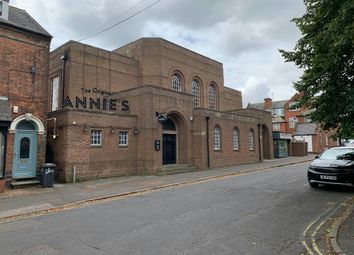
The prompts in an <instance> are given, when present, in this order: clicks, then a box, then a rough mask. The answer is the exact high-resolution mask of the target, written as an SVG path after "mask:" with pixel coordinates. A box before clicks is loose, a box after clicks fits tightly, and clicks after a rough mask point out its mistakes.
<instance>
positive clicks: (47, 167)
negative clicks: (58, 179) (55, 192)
mask: <svg viewBox="0 0 354 255" xmlns="http://www.w3.org/2000/svg"><path fill="white" fill-rule="evenodd" d="M55 168H56V164H53V163H45V164H42V168H41V176H40V181H41V185H42V188H52V187H53V183H54V172H55Z"/></svg>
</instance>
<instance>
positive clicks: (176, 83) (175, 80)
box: [171, 73, 182, 91]
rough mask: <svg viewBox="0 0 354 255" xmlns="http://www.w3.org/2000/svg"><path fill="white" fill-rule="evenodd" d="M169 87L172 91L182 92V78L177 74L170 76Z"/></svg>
mask: <svg viewBox="0 0 354 255" xmlns="http://www.w3.org/2000/svg"><path fill="white" fill-rule="evenodd" d="M171 83H172V84H171V86H172V89H173V90H176V91H182V78H181V75H179V74H178V73H174V74H173V75H172V80H171Z"/></svg>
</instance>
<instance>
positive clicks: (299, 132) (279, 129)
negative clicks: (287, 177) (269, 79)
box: [247, 93, 338, 156]
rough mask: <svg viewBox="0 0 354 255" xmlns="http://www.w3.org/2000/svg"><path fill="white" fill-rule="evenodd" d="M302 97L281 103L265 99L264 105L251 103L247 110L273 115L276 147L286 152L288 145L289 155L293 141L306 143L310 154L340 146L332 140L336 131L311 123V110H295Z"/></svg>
mask: <svg viewBox="0 0 354 255" xmlns="http://www.w3.org/2000/svg"><path fill="white" fill-rule="evenodd" d="M300 96H301V95H300V94H299V93H295V95H293V96H292V97H291V98H290V99H288V100H281V101H272V99H270V98H265V99H264V103H256V104H251V103H250V104H248V106H247V108H248V109H263V110H266V111H269V112H271V113H272V115H273V118H272V125H273V139H274V141H273V142H274V145H275V146H276V143H278V146H280V147H281V148H282V149H283V150H284V151H285V149H286V148H285V147H286V144H287V150H288V152H289V155H291V144H290V140H291V139H292V140H293V141H303V142H306V143H307V150H308V152H313V153H321V152H322V151H323V150H325V149H326V148H330V147H333V146H338V144H337V141H336V140H334V139H333V138H332V136H333V135H334V134H335V131H334V130H331V131H324V130H322V129H321V127H320V125H318V124H316V123H313V122H312V121H311V119H310V117H309V114H310V113H311V112H312V110H311V109H308V108H306V107H305V106H301V107H300V108H296V107H295V108H294V106H295V105H296V103H297V101H298V99H299V97H300ZM274 151H275V156H277V153H276V151H277V149H276V148H274ZM283 155H285V154H283Z"/></svg>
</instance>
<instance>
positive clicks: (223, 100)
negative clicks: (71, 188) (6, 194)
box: [48, 38, 273, 182]
mask: <svg viewBox="0 0 354 255" xmlns="http://www.w3.org/2000/svg"><path fill="white" fill-rule="evenodd" d="M50 87H51V93H50V95H49V97H50V98H48V100H49V101H50V104H49V111H50V113H49V116H48V118H51V119H55V122H51V123H50V124H48V125H49V126H48V127H49V129H48V145H49V148H50V151H51V153H50V155H49V154H48V156H50V157H49V158H51V159H52V160H53V161H54V162H55V163H56V164H57V166H58V174H59V176H58V178H59V179H60V180H61V181H66V182H71V181H72V179H73V177H74V174H75V178H76V179H80V180H87V179H92V178H99V177H111V176H120V175H132V174H143V173H149V174H155V173H156V172H158V171H160V170H161V169H163V168H164V167H166V166H169V165H191V166H195V167H196V168H199V169H204V168H208V167H219V166H230V165H235V164H241V163H246V162H247V163H248V162H258V161H261V160H263V158H272V157H273V150H272V133H271V129H272V123H271V114H270V113H269V112H267V111H264V110H250V109H242V96H241V92H239V91H237V90H233V89H231V88H228V87H225V86H224V79H223V66H222V64H221V63H219V62H217V61H215V60H212V59H210V58H208V57H205V56H202V55H200V54H198V53H195V52H192V51H190V50H188V49H186V48H183V47H181V46H178V45H176V44H174V43H171V42H168V41H166V40H164V39H160V38H142V39H139V40H137V41H134V42H132V43H129V44H128V45H125V46H123V47H121V48H118V49H117V50H114V51H107V50H104V49H100V48H96V47H93V46H89V45H85V44H81V43H78V42H75V41H69V42H68V43H66V44H64V45H62V46H61V47H59V48H58V49H56V50H54V51H53V52H51V61H50ZM159 121H160V122H159ZM53 135H54V136H55V138H53V137H54V136H53Z"/></svg>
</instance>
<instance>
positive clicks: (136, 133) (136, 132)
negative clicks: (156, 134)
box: [133, 127, 139, 135]
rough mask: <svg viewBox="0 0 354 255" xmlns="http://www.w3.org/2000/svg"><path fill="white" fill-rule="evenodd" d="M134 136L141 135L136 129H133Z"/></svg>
mask: <svg viewBox="0 0 354 255" xmlns="http://www.w3.org/2000/svg"><path fill="white" fill-rule="evenodd" d="M133 134H134V135H138V134H139V130H138V129H137V128H136V127H135V128H133Z"/></svg>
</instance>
